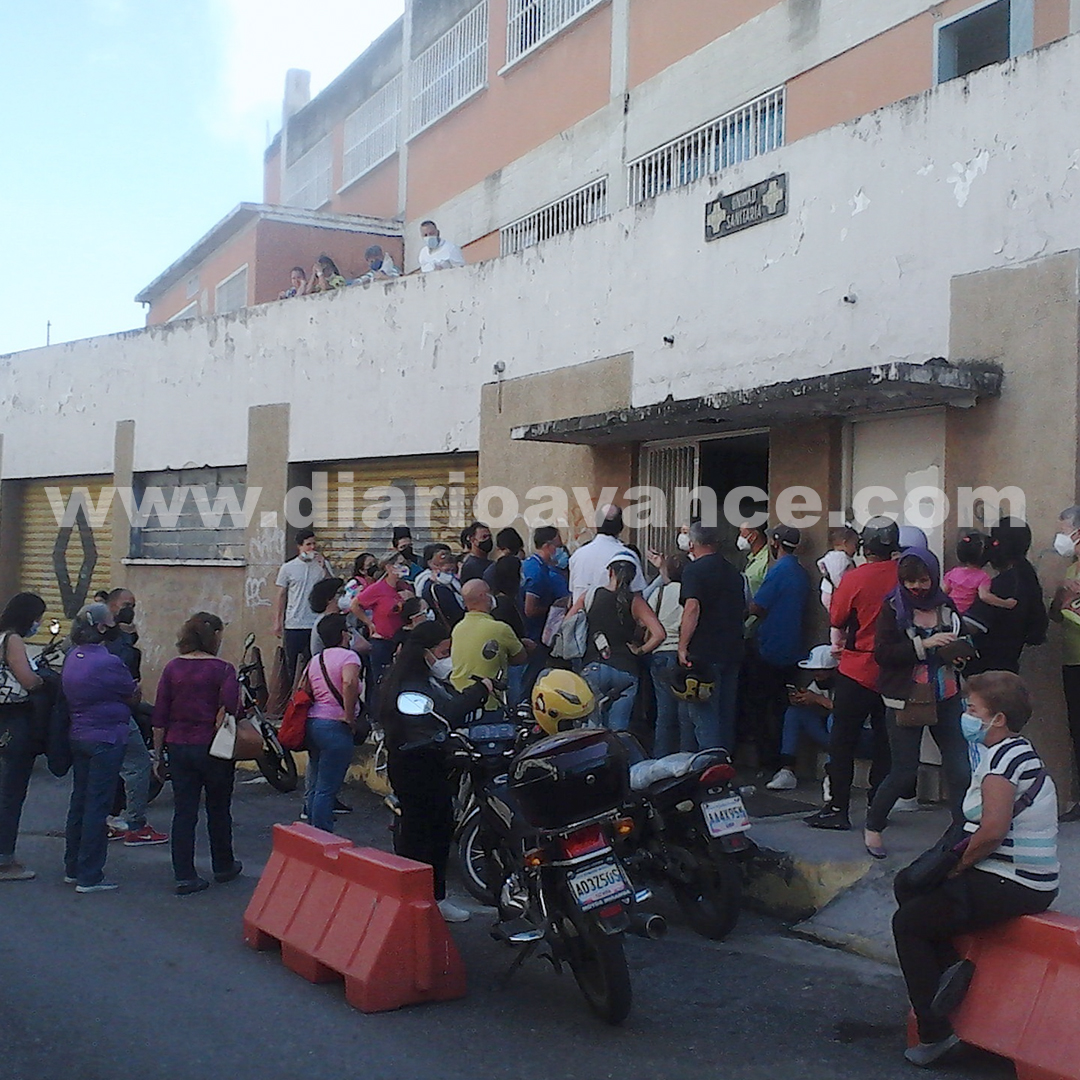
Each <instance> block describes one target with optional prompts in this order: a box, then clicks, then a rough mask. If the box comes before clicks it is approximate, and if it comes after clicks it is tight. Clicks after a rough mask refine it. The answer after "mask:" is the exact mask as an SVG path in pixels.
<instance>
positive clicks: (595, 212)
mask: <svg viewBox="0 0 1080 1080" xmlns="http://www.w3.org/2000/svg"><path fill="white" fill-rule="evenodd" d="M607 185H608V178H607V177H606V176H603V177H601V178H600V179H599V180H594V181H593V182H592V183H591V184H586V185H585V187H583V188H578V190H577V191H574V192H571V193H570V194H569V195H564V196H563V197H562V198H561V199H556V200H555V202H552V203H548V205H547V206H543V207H541V208H540V209H539V210H535V211H533V213H531V214H526V215H525V217H523V218H518V220H517V221H512V222H511V223H510V224H509V225H504V226H503V227H502V228H501V229H500V230H499V245H500V249H501V253H502V254H503V255H512V254H513V253H514V252H515V251H521V250H522V249H523V248H527V247H532V246H533V244H539V243H540V242H541V241H542V240H547V239H549V238H550V237H552V236H558V235H559V233H564V232H570V231H571V229H577V228H580V227H581V226H582V225H589V224H591V223H592V222H594V221H599V220H600V218H602V217H607V212H608V198H607V194H608V188H607Z"/></svg>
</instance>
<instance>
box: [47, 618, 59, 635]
mask: <svg viewBox="0 0 1080 1080" xmlns="http://www.w3.org/2000/svg"><path fill="white" fill-rule="evenodd" d="M49 633H50V634H52V635H53V637H56V635H57V634H59V633H60V620H59V619H52V620H51V621H50V622H49Z"/></svg>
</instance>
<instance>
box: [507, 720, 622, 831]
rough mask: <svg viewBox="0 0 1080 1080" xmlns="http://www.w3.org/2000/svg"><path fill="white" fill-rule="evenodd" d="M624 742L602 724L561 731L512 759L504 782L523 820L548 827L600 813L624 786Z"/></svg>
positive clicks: (613, 806)
mask: <svg viewBox="0 0 1080 1080" xmlns="http://www.w3.org/2000/svg"><path fill="white" fill-rule="evenodd" d="M629 786H630V781H629V770H628V765H627V757H626V748H625V746H624V745H623V743H622V741H621V740H620V739H619V738H618V736H617V735H615V734H614V732H611V731H605V730H603V729H597V728H593V729H585V730H579V731H563V732H560V733H559V734H558V735H550V736H548V738H546V739H542V740H541V741H540V742H538V743H535V744H534V745H533V746H530V747H529V748H528V749H527V750H524V751H523V752H522V753H521V754H519V755H518V757H517V758H515V759H514V762H513V765H512V766H511V768H510V787H511V788H512V789H513V791H514V794H515V796H516V801H517V803H518V807H519V809H520V811H521V814H522V816H523V817H524V819H525V821H526V822H527V823H528V824H529V825H530V826H531V827H532V828H534V829H544V830H547V831H554V830H558V829H563V828H566V827H567V826H568V825H574V824H576V823H577V822H580V821H588V820H589V819H591V818H596V817H600V816H601V815H603V814H606V813H608V812H610V811H611V810H614V809H616V808H617V807H619V806H621V805H622V804H623V803H624V802H625V801H626V798H627V795H628V792H629Z"/></svg>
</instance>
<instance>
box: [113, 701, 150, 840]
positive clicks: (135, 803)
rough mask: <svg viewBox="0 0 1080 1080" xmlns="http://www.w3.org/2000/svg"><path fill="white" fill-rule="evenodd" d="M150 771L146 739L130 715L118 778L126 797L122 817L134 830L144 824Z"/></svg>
mask: <svg viewBox="0 0 1080 1080" xmlns="http://www.w3.org/2000/svg"><path fill="white" fill-rule="evenodd" d="M152 771H153V763H152V762H151V761H150V751H149V750H147V749H146V740H145V739H144V738H143V734H142V731H141V730H140V729H139V725H138V724H137V723H136V722H135V717H132V718H131V722H130V726H129V730H128V741H127V744H126V745H125V747H124V762H123V764H122V765H121V766H120V779H121V780H123V782H124V794H125V795H126V797H127V801H126V804H125V808H124V813H123V818H124V820H125V821H126V822H127V823H128V824H129V825H130V826H131V828H132V829H133V830H134V831H136V832H138V830H139V829H141V828H142V827H143V826H144V825H145V824H146V807H147V804H148V803H149V802H150V774H151V772H152Z"/></svg>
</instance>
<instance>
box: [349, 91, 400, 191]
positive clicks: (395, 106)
mask: <svg viewBox="0 0 1080 1080" xmlns="http://www.w3.org/2000/svg"><path fill="white" fill-rule="evenodd" d="M400 113H401V76H400V75H395V76H394V77H393V78H392V79H391V80H390V81H389V82H388V83H387V84H386V85H385V86H384V87H382V89H381V90H376V91H375V93H374V94H372V95H371V97H369V98H368V99H367V101H365V102H364V104H363V105H361V106H360V108H359V109H357V110H356V112H354V113H353V114H352V115H351V116H349V117H348V119H346V121H345V155H344V159H343V161H342V176H341V184H342V186H343V187H345V186H347V185H349V184H351V183H352V182H353V181H354V180H358V179H359V178H360V177H361V176H363V175H364V173H366V172H370V171H371V170H372V169H374V168H375V166H376V165H379V164H381V163H382V162H384V161H385V160H386V159H387V158H388V157H390V155H391V154H393V153H394V152H395V151H396V150H397V144H398V130H397V129H398V116H399V115H400Z"/></svg>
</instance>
